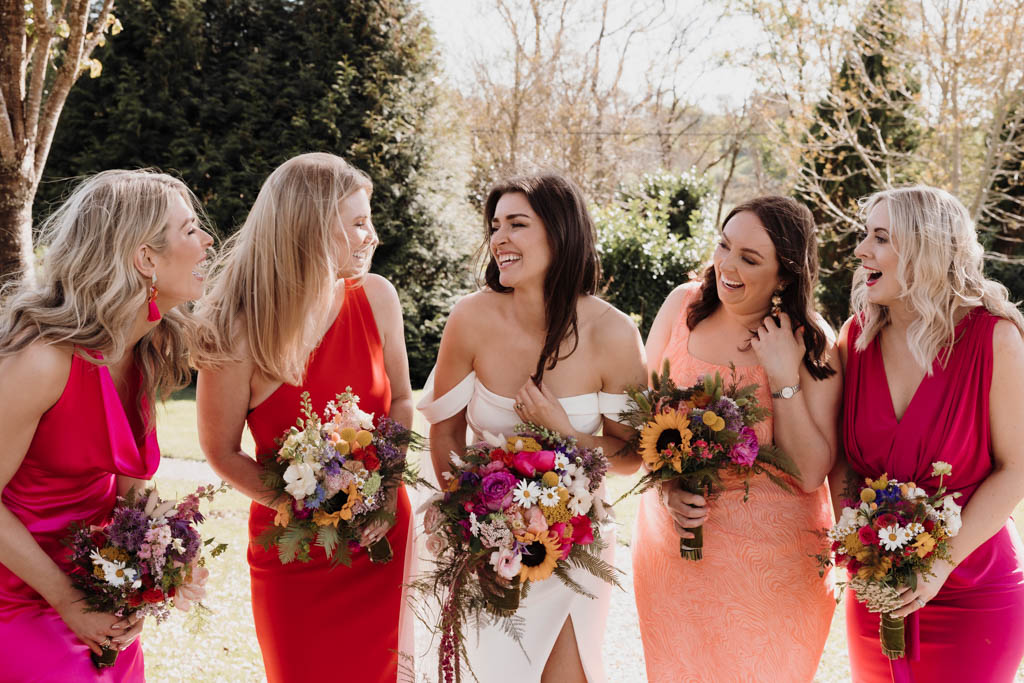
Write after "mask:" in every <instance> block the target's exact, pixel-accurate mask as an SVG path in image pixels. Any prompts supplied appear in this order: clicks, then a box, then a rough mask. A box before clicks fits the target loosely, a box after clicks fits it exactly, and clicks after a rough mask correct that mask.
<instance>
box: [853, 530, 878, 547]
mask: <svg viewBox="0 0 1024 683" xmlns="http://www.w3.org/2000/svg"><path fill="white" fill-rule="evenodd" d="M857 536H858V538H860V542H861V543H863V544H864V545H878V534H876V533H875V530H874V529H872V528H871V527H869V526H862V527H861V528H860V529H859V530H858V531H857Z"/></svg>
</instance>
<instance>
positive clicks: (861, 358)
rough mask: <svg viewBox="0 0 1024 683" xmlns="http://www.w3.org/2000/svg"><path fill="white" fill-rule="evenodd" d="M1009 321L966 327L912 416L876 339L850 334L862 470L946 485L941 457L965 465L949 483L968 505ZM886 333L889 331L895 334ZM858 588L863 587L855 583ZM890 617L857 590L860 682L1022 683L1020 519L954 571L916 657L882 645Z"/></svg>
mask: <svg viewBox="0 0 1024 683" xmlns="http://www.w3.org/2000/svg"><path fill="white" fill-rule="evenodd" d="M998 320H999V318H997V317H996V316H994V315H992V314H991V313H989V312H988V311H986V310H984V309H983V308H975V309H973V310H971V312H970V313H968V314H967V315H966V316H965V317H964V318H963V320H961V321H960V323H959V324H958V325H957V327H956V342H955V344H954V345H953V350H952V354H951V355H950V358H949V362H948V364H947V365H946V367H945V368H943V367H942V364H941V363H940V362H939V361H938V360H936V361H935V363H934V364H933V366H932V374H931V375H930V376H926V377H925V378H924V379H923V380H922V381H921V384H920V385H919V386H918V388H917V391H916V392H915V393H914V395H913V397H912V399H911V401H910V404H909V405H908V406H907V410H906V412H905V413H904V414H903V418H902V419H900V420H897V419H896V414H895V412H894V410H893V406H892V400H891V395H890V392H889V384H888V380H887V378H886V374H885V365H884V361H883V359H882V351H881V344H880V340H879V338H878V337H877V336H876V337H875V339H873V340H872V341H871V344H870V345H869V346H868V348H867V349H865V350H864V351H863V352H860V351H857V349H856V348H855V345H854V342H855V341H856V339H857V337H858V336H859V335H860V332H861V326H860V324H859V321H858V320H857V319H856V318H855V319H854V321H853V323H852V324H851V326H850V331H849V343H848V347H849V350H848V352H847V354H848V355H847V361H846V385H845V387H844V407H843V425H844V428H843V443H844V446H845V448H846V457H847V459H848V460H849V463H850V467H852V468H853V470H854V471H855V472H857V473H858V474H860V475H861V476H865V477H871V478H876V477H878V476H881V474H882V473H883V472H886V473H888V474H889V476H890V477H894V478H896V479H898V480H899V481H913V482H916V483H917V485H918V486H920V487H921V488H923V489H925V490H926V491H935V490H936V489H937V488H938V485H939V479H938V477H932V476H931V469H932V463H933V462H935V461H937V460H940V461H943V462H948V463H950V464H951V465H952V466H953V473H952V475H947V476H946V477H944V479H943V483H944V484H945V485H946V487H947V489H948V490H949V492H950V493H952V492H954V491H959V492H960V493H961V496H960V498H958V499H957V502H958V503H959V504H960V505H962V506H966V505H967V504H968V502H969V501H970V498H971V495H972V494H973V493H974V491H975V490H976V489H977V488H978V486H979V485H980V484H981V482H982V481H983V480H984V479H985V477H987V476H988V475H989V474H990V473H991V472H992V468H993V457H992V441H991V435H990V433H989V390H990V388H991V385H992V357H993V353H992V330H993V329H994V328H995V324H996V322H998ZM882 333H883V334H884V333H885V331H884V330H883V332H882ZM851 593H852V591H851ZM878 621H879V616H878V614H872V613H870V612H868V611H867V610H866V609H865V608H864V606H863V605H862V604H861V603H859V602H857V600H856V596H855V595H853V594H848V595H847V598H846V631H847V641H848V644H849V648H850V668H851V670H852V674H853V679H854V681H858V682H860V681H890V680H895V681H919V682H920V683H924V682H925V681H940V680H945V681H986V682H999V681H1012V680H1013V679H1014V675H1015V673H1016V671H1017V667H1018V665H1019V664H1020V662H1021V658H1022V657H1024V546H1022V545H1021V540H1020V537H1019V535H1018V534H1017V529H1016V527H1015V526H1014V525H1013V523H1012V522H1011V521H1009V520H1008V521H1007V523H1006V524H1005V525H1004V526H1003V528H1002V529H1000V530H999V531H998V532H996V534H995V535H994V536H992V538H990V539H988V540H987V541H985V542H984V543H982V544H981V545H980V546H978V548H977V549H976V550H975V551H974V552H973V553H971V554H970V555H969V556H968V557H967V558H966V559H965V560H964V561H963V562H961V563H960V565H959V566H958V567H957V568H956V569H955V570H954V571H953V573H952V574H950V576H949V578H948V579H946V582H945V584H943V586H942V589H941V590H940V591H939V593H938V595H936V596H935V597H934V598H932V599H931V600H930V601H928V603H927V604H926V605H925V606H924V607H923V608H922V609H920V610H917V611H916V612H914V613H913V614H912V615H911V616H910V617H908V618H907V620H906V625H905V628H906V636H907V650H908V652H907V657H905V658H903V659H899V660H896V661H895V662H893V663H892V668H891V670H890V662H889V660H888V659H887V658H886V657H885V656H884V655H883V654H882V652H881V648H880V645H879V641H878Z"/></svg>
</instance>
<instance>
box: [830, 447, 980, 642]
mask: <svg viewBox="0 0 1024 683" xmlns="http://www.w3.org/2000/svg"><path fill="white" fill-rule="evenodd" d="M952 471H953V468H952V466H950V465H949V463H945V462H936V463H934V464H933V465H932V476H937V477H939V488H938V490H936V492H935V493H934V494H931V495H929V494H928V493H926V492H925V491H924V490H923V489H921V488H919V487H918V486H917V484H915V483H914V482H908V483H901V482H898V481H896V480H895V479H889V477H888V476H887V475H886V474H882V476H881V477H879V478H878V479H865V480H864V483H865V486H864V487H863V488H862V489H860V492H859V494H858V495H857V497H856V498H855V499H853V500H847V501H846V506H845V507H844V508H843V512H842V515H841V516H840V518H839V521H838V522H836V524H835V526H833V527H832V528H831V529H830V530H829V532H828V538H829V540H830V541H831V542H832V553H834V554H835V564H836V565H838V566H840V567H846V569H847V571H848V572H849V573H850V581H849V583H848V584H846V586H849V587H851V588H853V589H854V590H855V591H857V600H859V601H860V602H862V603H864V605H865V606H866V607H867V609H868V611H870V612H881V614H882V616H881V621H880V624H879V637H880V639H881V641H882V652H883V653H885V655H886V656H887V657H888V658H889V659H899V658H900V657H903V656H904V655H905V653H906V647H905V639H904V624H903V619H902V618H901V617H895V616H893V615H892V614H891V612H892V611H893V610H895V609H898V608H899V607H901V606H902V600H901V599H900V593H899V589H900V587H902V586H909V587H910V588H911V590H913V589H916V588H917V577H918V576H919V575H924V576H928V575H931V574H932V565H934V564H935V560H937V559H949V547H948V546H949V539H950V538H952V537H953V536H956V535H957V533H959V531H960V524H961V522H960V506H959V505H957V503H956V500H955V499H956V497H957V496H959V495H960V494H959V493H953V494H949V495H947V494H946V488H945V487H944V486H943V485H942V479H943V477H944V476H945V475H947V474H951V473H952ZM818 563H819V564H820V565H821V571H822V573H824V571H825V569H827V568H828V567H830V566H831V565H832V557H831V554H825V555H819V556H818ZM842 588H845V586H841V589H842Z"/></svg>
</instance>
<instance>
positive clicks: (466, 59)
mask: <svg viewBox="0 0 1024 683" xmlns="http://www.w3.org/2000/svg"><path fill="white" fill-rule="evenodd" d="M419 3H420V6H421V7H422V9H423V11H424V13H425V14H426V15H427V17H428V18H429V19H430V22H431V24H432V25H433V28H434V31H435V33H436V34H437V38H438V41H439V42H440V45H441V50H442V53H443V56H444V65H445V70H446V72H447V73H448V75H449V77H451V78H452V80H453V81H455V82H456V83H466V82H467V81H468V80H469V79H470V77H471V74H470V71H469V65H470V63H471V60H472V57H473V56H474V55H486V54H488V53H495V52H498V51H500V50H501V49H502V48H504V47H505V46H506V45H508V41H506V40H504V39H503V38H504V36H503V34H504V32H505V29H504V27H503V26H502V23H501V20H500V18H498V17H497V14H496V13H495V12H494V10H493V9H491V7H492V3H491V2H489V1H488V0H419ZM676 3H677V4H676V7H677V8H678V9H682V10H685V11H692V12H696V13H700V14H702V15H705V16H707V17H708V18H710V17H712V16H714V12H715V9H714V7H713V4H712V3H708V2H703V1H702V0H676ZM714 4H717V3H714ZM619 6H620V7H621V6H625V7H628V6H629V5H628V3H622V5H619ZM757 36H758V29H757V27H756V26H755V25H754V22H753V20H750V19H745V18H733V19H729V20H727V21H725V22H722V23H721V24H719V25H717V26H716V27H715V28H714V29H713V30H712V31H711V33H710V34H708V35H706V36H705V37H703V39H702V40H701V42H702V44H701V45H699V46H697V51H696V53H695V54H694V57H693V60H692V69H686V70H683V71H685V72H686V73H680V74H679V79H680V81H679V82H680V84H681V85H683V86H684V87H686V88H687V89H688V90H689V91H690V92H691V93H693V95H694V99H695V100H697V101H699V102H700V103H701V105H702V106H703V107H704V108H705V109H715V108H717V103H718V102H719V100H720V99H722V98H725V99H726V100H728V101H731V102H733V103H738V102H741V101H742V100H743V99H744V96H745V95H746V94H747V93H749V92H750V91H751V90H752V89H753V88H754V83H755V81H754V75H753V74H752V73H751V72H750V71H749V70H747V69H745V68H743V67H742V66H732V67H718V68H713V69H709V68H708V64H709V60H710V59H711V58H712V55H713V54H715V53H716V52H721V51H722V50H723V49H734V48H741V47H745V45H744V44H743V43H749V42H750V41H752V40H756V39H757ZM668 40H669V38H668V37H667V36H651V37H650V39H648V40H647V41H645V42H644V44H643V46H642V48H641V49H644V50H645V53H644V54H639V55H638V57H639V58H638V59H637V60H636V63H635V65H634V68H635V69H636V73H635V74H632V77H630V76H631V75H630V74H626V78H624V82H625V83H630V82H634V83H640V82H641V80H642V79H641V78H640V76H641V75H642V72H640V71H639V69H641V68H642V66H641V64H643V63H646V62H647V61H648V57H650V56H657V55H658V54H664V53H665V51H666V50H667V44H668ZM701 71H704V72H705V73H702V74H700V75H699V76H694V74H695V73H697V72H701Z"/></svg>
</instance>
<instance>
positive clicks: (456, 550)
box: [415, 424, 618, 683]
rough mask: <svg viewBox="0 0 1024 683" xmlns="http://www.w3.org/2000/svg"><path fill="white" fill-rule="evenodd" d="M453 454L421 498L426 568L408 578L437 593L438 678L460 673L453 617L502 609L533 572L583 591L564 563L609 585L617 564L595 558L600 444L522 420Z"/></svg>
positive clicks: (513, 604)
mask: <svg viewBox="0 0 1024 683" xmlns="http://www.w3.org/2000/svg"><path fill="white" fill-rule="evenodd" d="M485 436H486V438H487V440H486V441H485V442H481V443H477V444H474V445H472V446H469V447H468V448H467V449H466V452H465V454H464V455H463V456H462V457H459V456H457V455H456V454H455V453H452V455H451V470H450V471H449V472H444V473H443V476H444V479H445V481H444V482H442V485H441V487H442V491H441V493H440V494H438V495H435V496H434V497H433V498H432V499H431V500H429V501H428V502H427V503H426V504H425V509H426V513H425V515H424V528H425V531H426V533H427V534H428V540H427V549H428V550H429V551H430V552H431V554H433V555H434V557H435V563H436V564H435V568H434V569H433V571H431V572H430V573H429V574H427V576H426V577H425V578H424V579H421V580H420V581H418V582H417V583H416V584H415V587H416V588H417V589H419V590H420V592H421V594H422V595H424V596H425V597H428V596H434V597H436V598H438V599H440V602H441V616H440V620H441V622H440V624H439V625H438V630H439V631H440V633H441V651H440V658H439V662H438V679H439V680H443V681H445V683H451V682H452V681H460V680H461V666H460V660H461V658H463V657H464V656H465V645H464V643H463V627H464V625H465V624H466V623H467V621H468V620H469V619H470V618H473V619H474V620H476V621H477V623H479V620H480V619H481V618H482V617H483V616H484V615H485V614H489V615H491V616H492V617H494V618H497V619H502V618H505V619H509V620H508V621H506V622H505V627H506V630H508V631H509V633H510V635H512V636H513V638H515V639H518V634H517V632H516V624H515V622H514V621H512V620H511V619H510V618H511V617H512V616H513V615H514V614H515V612H516V610H517V609H518V607H519V601H520V598H521V597H522V596H523V595H525V593H526V592H527V591H528V589H529V586H530V584H531V583H532V582H534V581H544V580H547V579H550V578H551V577H552V576H556V577H558V579H559V580H561V581H562V582H564V583H565V584H566V585H567V586H569V587H570V588H571V589H573V590H574V591H576V592H578V593H580V594H583V595H587V596H588V597H593V596H592V595H590V594H589V593H588V592H587V591H586V590H585V589H584V588H583V587H582V586H580V585H579V583H577V582H576V581H575V580H574V579H573V578H572V576H571V575H570V571H569V570H570V568H571V567H579V568H581V569H584V570H585V571H587V572H589V573H590V574H592V575H594V576H596V577H598V578H600V579H602V580H604V581H607V582H608V583H611V584H615V585H617V583H618V582H617V579H616V573H617V571H618V570H616V569H615V567H613V566H611V565H610V564H608V563H607V562H605V561H604V560H602V559H601V550H602V549H603V548H604V547H605V544H604V543H603V542H602V541H601V538H600V532H599V528H598V524H599V522H600V521H601V520H603V519H604V518H605V517H606V512H605V510H604V504H603V502H602V501H601V499H600V498H599V497H598V495H597V491H598V489H599V488H600V486H601V482H602V480H603V479H604V475H605V471H606V470H607V468H608V462H607V460H606V459H605V457H604V455H603V453H602V452H601V449H599V448H598V449H588V448H581V447H579V446H577V445H576V443H575V440H574V439H570V438H565V437H562V436H560V435H558V434H556V433H553V432H551V431H549V430H546V429H543V428H541V427H538V426H536V425H532V424H522V425H517V426H516V428H515V433H514V434H513V436H511V437H510V438H508V439H505V438H504V437H501V436H493V435H490V434H487V435H485Z"/></svg>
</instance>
